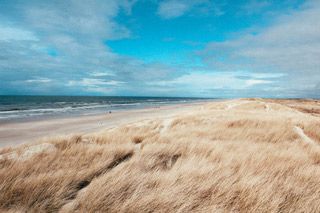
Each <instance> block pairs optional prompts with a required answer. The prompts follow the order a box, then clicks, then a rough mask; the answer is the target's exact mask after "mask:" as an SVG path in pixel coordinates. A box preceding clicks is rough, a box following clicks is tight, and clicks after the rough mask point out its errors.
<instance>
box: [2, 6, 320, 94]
mask: <svg viewBox="0 0 320 213" xmlns="http://www.w3.org/2000/svg"><path fill="white" fill-rule="evenodd" d="M319 20H320V1H318V0H306V1H302V0H283V1H276V0H260V1H258V0H247V1H245V0H219V1H218V0H213V1H209V0H163V1H160V0H108V1H98V0H97V1H84V0H72V1H66V0H61V1H40V0H39V1H37V0H29V1H22V0H0V50H1V51H0V80H1V84H0V95H12V94H15V95H133V96H194V97H226V98H230V97H318V98H319V96H320V95H319V94H320V93H319V90H320V22H319Z"/></svg>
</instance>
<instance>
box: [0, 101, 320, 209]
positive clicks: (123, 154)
mask: <svg viewBox="0 0 320 213" xmlns="http://www.w3.org/2000/svg"><path fill="white" fill-rule="evenodd" d="M310 105H312V107H313V108H314V109H316V108H320V105H319V103H318V102H317V101H305V102H303V104H301V100H262V99H243V100H234V101H225V102H217V103H209V104H206V105H203V106H200V107H198V108H197V109H196V110H190V112H189V113H187V114H183V115H177V116H176V117H172V118H166V120H161V119H155V120H152V121H149V122H145V123H140V124H136V125H135V124H132V125H126V126H121V127H119V128H115V129H112V130H105V131H101V132H98V133H92V134H89V135H78V136H73V137H63V138H51V139H46V140H44V141H39V142H38V144H41V143H49V144H53V145H54V147H55V149H50V150H48V151H43V152H35V153H34V154H33V155H29V156H27V157H24V158H22V157H19V156H22V155H23V153H24V150H25V149H26V148H27V147H25V146H23V147H18V148H11V149H4V150H2V151H1V153H2V156H3V157H2V158H0V192H1V193H0V211H4V212H5V211H8V212H10V211H11V212H15V211H22V212H25V211H27V212H75V211H78V212H230V211H233V212H320V178H319V177H320V118H319V117H318V115H319V114H317V113H316V110H312V112H308V111H306V110H302V109H301V108H303V107H304V108H310ZM297 106H298V108H297ZM297 129H299V130H301V131H300V133H299V131H297ZM302 134H303V135H302ZM306 138H308V140H310V141H312V143H310V141H309V142H307V141H306ZM33 146H36V145H33ZM12 153H16V155H17V156H16V157H8V156H12V155H10V154H12Z"/></svg>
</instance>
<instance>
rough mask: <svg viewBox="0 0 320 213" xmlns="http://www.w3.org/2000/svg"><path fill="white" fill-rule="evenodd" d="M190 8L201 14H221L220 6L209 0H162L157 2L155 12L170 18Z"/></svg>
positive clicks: (180, 14) (182, 13)
mask: <svg viewBox="0 0 320 213" xmlns="http://www.w3.org/2000/svg"><path fill="white" fill-rule="evenodd" d="M192 10H198V12H199V14H201V15H203V14H206V13H213V14H215V15H218V16H219V15H222V14H223V12H222V11H221V10H220V8H219V7H218V6H217V5H216V4H215V3H214V2H210V1H209V0H164V1H161V2H160V3H159V6H158V11H157V13H158V15H159V16H160V17H162V18H164V19H172V18H177V17H180V16H182V15H185V14H186V13H188V12H190V11H192Z"/></svg>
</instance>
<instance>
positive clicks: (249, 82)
mask: <svg viewBox="0 0 320 213" xmlns="http://www.w3.org/2000/svg"><path fill="white" fill-rule="evenodd" d="M270 83H272V81H267V80H260V79H249V80H246V81H245V85H246V86H248V87H251V86H254V85H259V84H270Z"/></svg>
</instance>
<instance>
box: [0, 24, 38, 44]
mask: <svg viewBox="0 0 320 213" xmlns="http://www.w3.org/2000/svg"><path fill="white" fill-rule="evenodd" d="M38 40H39V39H38V38H37V37H36V36H35V35H34V33H32V32H30V31H27V30H23V29H20V28H16V27H8V26H3V25H0V41H38Z"/></svg>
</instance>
